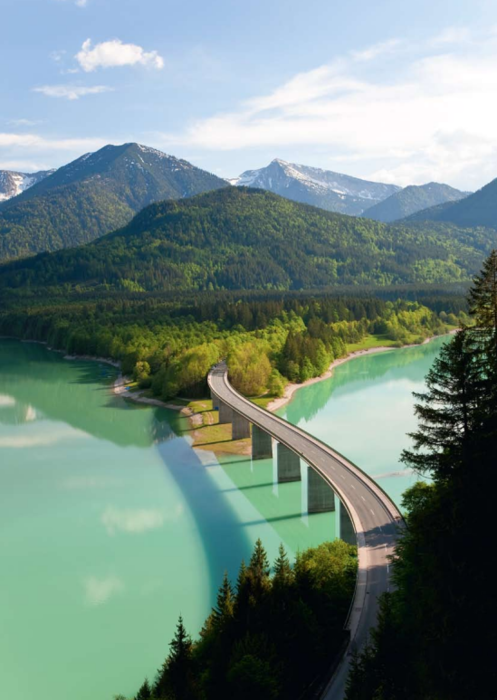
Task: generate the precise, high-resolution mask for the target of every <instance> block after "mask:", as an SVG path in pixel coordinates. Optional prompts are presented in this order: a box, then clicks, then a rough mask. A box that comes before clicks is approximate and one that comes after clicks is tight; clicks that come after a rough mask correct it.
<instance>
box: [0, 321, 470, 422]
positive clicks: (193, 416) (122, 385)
mask: <svg viewBox="0 0 497 700" xmlns="http://www.w3.org/2000/svg"><path fill="white" fill-rule="evenodd" d="M458 330H459V329H457V328H456V329H453V330H451V331H448V332H447V333H442V334H441V335H433V336H430V337H428V338H425V339H424V340H423V342H422V343H409V344H407V345H402V346H400V347H392V346H389V345H379V346H377V347H373V348H367V349H365V350H354V351H353V352H350V353H349V354H348V355H346V356H345V357H340V358H338V359H336V360H333V362H332V363H331V364H330V366H329V367H328V369H327V370H326V372H324V373H323V374H321V375H320V376H319V377H312V378H311V379H307V380H306V381H305V382H302V383H301V384H297V383H292V382H290V383H288V384H287V385H286V387H285V391H284V393H283V396H281V397H279V398H276V399H273V400H272V401H270V402H269V403H268V405H267V410H268V411H270V412H274V411H277V410H278V409H280V408H282V407H283V406H286V405H287V404H288V403H290V401H292V400H293V398H294V396H295V394H296V393H297V391H298V390H299V389H302V388H304V387H306V386H310V385H311V384H317V383H318V382H322V381H324V380H326V379H330V377H332V376H333V371H334V370H335V368H336V367H339V366H340V365H343V364H345V362H349V361H350V360H355V359H357V358H358V357H366V356H367V355H373V354H376V353H378V352H387V351H395V350H403V349H405V348H415V347H420V346H421V345H427V344H428V343H430V342H431V341H432V340H435V339H436V338H443V337H444V336H446V335H455V333H457V331H458ZM3 339H5V340H19V341H20V342H21V343H37V344H40V345H45V346H46V347H47V349H48V350H50V351H52V352H58V353H61V354H64V353H65V351H64V350H57V349H56V348H52V347H50V346H49V345H48V343H47V342H46V341H43V340H25V339H20V338H15V337H14V336H0V340H3ZM63 359H64V360H67V361H69V362H71V361H77V360H86V361H92V362H101V363H104V364H108V365H111V366H112V367H114V368H115V369H117V370H118V371H119V374H118V376H117V378H116V379H115V381H114V382H113V384H112V388H111V392H112V394H114V395H115V396H118V397H121V398H124V399H129V400H130V401H133V402H135V403H139V404H142V405H146V406H155V407H156V408H166V409H168V410H172V411H177V412H178V413H180V414H182V415H183V416H184V417H186V418H188V419H189V422H190V427H191V429H192V430H194V429H195V428H198V427H199V426H201V425H202V423H203V417H202V415H201V414H200V413H195V412H194V411H193V410H192V409H191V408H189V407H188V406H182V405H181V404H176V403H168V402H166V401H162V400H161V399H156V398H152V397H148V396H143V395H142V394H143V391H127V388H126V387H127V384H126V383H127V382H128V383H129V382H130V381H131V380H130V378H129V377H126V376H125V375H123V374H122V372H121V362H120V361H118V360H112V359H111V358H108V357H97V356H95V355H69V354H67V353H66V354H64V357H63Z"/></svg>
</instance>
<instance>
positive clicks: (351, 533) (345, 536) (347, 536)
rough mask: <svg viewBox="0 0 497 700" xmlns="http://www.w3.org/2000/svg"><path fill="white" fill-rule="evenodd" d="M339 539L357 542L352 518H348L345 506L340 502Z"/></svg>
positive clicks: (352, 542) (351, 542) (350, 542)
mask: <svg viewBox="0 0 497 700" xmlns="http://www.w3.org/2000/svg"><path fill="white" fill-rule="evenodd" d="M340 539H341V540H343V541H344V542H346V543H347V544H353V545H356V544H357V537H356V534H355V530H354V526H353V525H352V520H351V519H350V515H349V512H348V510H347V508H346V507H345V506H344V505H343V503H342V502H340Z"/></svg>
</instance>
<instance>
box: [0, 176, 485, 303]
mask: <svg viewBox="0 0 497 700" xmlns="http://www.w3.org/2000/svg"><path fill="white" fill-rule="evenodd" d="M495 245H497V232H495V231H489V230H486V229H477V230H474V231H468V230H459V229H457V228H456V227H451V226H447V225H445V224H431V225H430V226H429V227H426V226H425V225H412V226H407V225H396V226H388V225H386V224H382V223H379V222H375V221H371V220H368V219H358V218H353V217H349V216H343V215H340V214H334V213H331V212H325V211H321V210H319V209H317V208H315V207H310V206H307V205H304V204H299V203H296V202H291V201H289V200H287V199H284V198H282V197H279V196H277V195H274V194H272V193H269V192H265V191H262V190H254V189H248V188H235V187H233V188H226V189H223V190H219V191H215V192H209V193H207V194H203V195H199V196H197V197H193V198H191V199H184V200H178V201H167V202H160V203H158V204H152V205H151V206H149V207H147V208H146V209H144V210H143V211H142V212H140V213H139V214H138V215H137V216H136V217H135V218H134V219H133V221H131V223H129V224H128V225H127V226H126V227H125V228H123V229H121V230H119V231H116V232H114V233H111V234H108V235H107V236H104V237H103V238H101V239H100V240H98V241H95V242H94V243H91V244H89V245H86V246H82V247H79V248H76V249H70V250H63V251H58V252H56V253H51V254H46V253H45V254H43V255H39V256H37V257H35V258H28V259H25V260H19V261H14V262H11V263H8V264H5V265H3V266H0V288H3V289H4V290H10V292H8V293H15V294H18V293H22V288H24V289H29V290H30V293H33V292H36V291H38V293H40V291H41V293H42V294H44V293H45V292H46V288H47V287H50V292H51V293H53V292H54V291H56V289H57V288H58V289H59V291H60V293H63V294H66V293H67V292H68V291H69V289H70V288H73V289H77V290H78V291H85V290H86V289H91V288H93V289H95V288H97V289H98V288H100V289H105V290H107V291H108V290H109V289H116V290H120V289H127V290H130V291H142V290H176V291H178V290H187V289H203V290H208V289H302V288H313V287H324V286H333V285H341V284H377V285H385V284H395V283H410V282H420V283H431V282H437V283H444V282H453V281H457V280H466V279H468V278H470V277H471V276H472V275H473V274H474V273H475V271H476V270H478V268H479V266H480V264H481V261H482V259H483V257H484V255H485V254H486V253H487V252H488V251H489V250H490V249H491V248H492V247H493V246H495ZM14 289H17V290H18V291H15V292H14V291H13V290H14Z"/></svg>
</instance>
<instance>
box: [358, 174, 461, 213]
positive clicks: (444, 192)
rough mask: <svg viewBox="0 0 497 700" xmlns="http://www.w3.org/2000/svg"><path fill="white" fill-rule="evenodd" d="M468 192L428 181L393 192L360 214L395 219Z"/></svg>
mask: <svg viewBox="0 0 497 700" xmlns="http://www.w3.org/2000/svg"><path fill="white" fill-rule="evenodd" d="M468 194H469V192H461V191H460V190H456V189H454V188H453V187H449V185H441V184H439V183H438V182H429V183H428V184H427V185H419V186H418V185H411V186H410V187H405V188H404V189H403V190H400V191H399V192H395V194H392V195H391V196H390V197H388V198H387V199H384V200H383V202H379V203H378V204H375V205H374V206H372V207H370V208H369V209H366V210H365V211H364V212H363V213H362V216H364V217H366V218H367V219H374V220H375V221H384V222H390V221H397V220H398V219H404V218H405V217H406V216H409V215H410V214H415V213H416V212H418V211H421V210H422V209H428V208H429V207H434V206H436V205H438V204H445V203H446V202H455V201H457V200H459V199H463V198H464V197H467V196H468Z"/></svg>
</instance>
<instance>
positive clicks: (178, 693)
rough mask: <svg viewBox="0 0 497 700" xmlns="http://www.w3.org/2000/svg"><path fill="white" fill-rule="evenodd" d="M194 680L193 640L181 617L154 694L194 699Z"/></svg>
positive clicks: (185, 699) (178, 699)
mask: <svg viewBox="0 0 497 700" xmlns="http://www.w3.org/2000/svg"><path fill="white" fill-rule="evenodd" d="M192 680H193V678H192V640H191V638H190V636H189V635H188V634H187V632H186V629H185V626H184V624H183V618H182V616H181V615H180V616H179V620H178V624H177V625H176V634H175V635H174V638H173V640H172V642H171V644H170V652H169V656H168V657H167V659H166V661H165V662H164V664H163V666H162V669H161V670H160V671H159V673H158V677H157V681H156V683H155V687H154V694H155V695H156V696H157V697H158V698H168V697H169V696H172V697H174V698H175V700H189V699H190V698H192V697H193V693H192Z"/></svg>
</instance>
